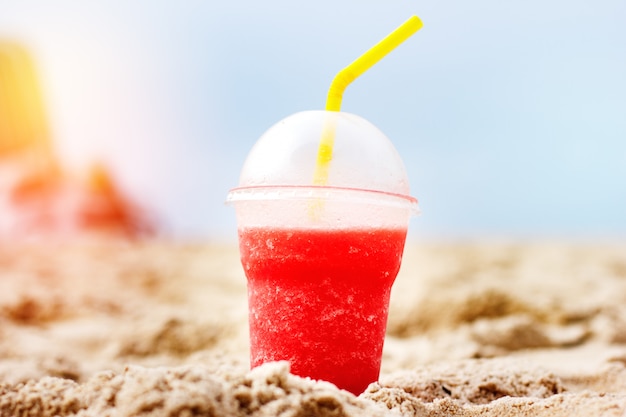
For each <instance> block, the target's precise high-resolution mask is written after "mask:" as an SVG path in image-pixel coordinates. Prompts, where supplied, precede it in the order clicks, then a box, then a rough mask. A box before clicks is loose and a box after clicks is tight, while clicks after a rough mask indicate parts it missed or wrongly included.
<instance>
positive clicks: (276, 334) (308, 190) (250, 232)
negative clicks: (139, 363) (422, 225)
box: [227, 111, 417, 395]
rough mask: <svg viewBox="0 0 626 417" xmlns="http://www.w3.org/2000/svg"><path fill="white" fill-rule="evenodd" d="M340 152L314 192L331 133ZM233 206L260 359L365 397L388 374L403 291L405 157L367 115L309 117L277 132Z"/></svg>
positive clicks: (259, 147)
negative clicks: (385, 367) (394, 294)
mask: <svg viewBox="0 0 626 417" xmlns="http://www.w3.org/2000/svg"><path fill="white" fill-rule="evenodd" d="M329 125H330V126H332V127H333V134H334V148H333V154H332V161H331V163H330V164H329V167H328V172H327V176H326V178H325V179H326V181H325V183H326V184H325V185H323V186H319V185H317V186H316V185H312V184H313V178H314V176H315V175H316V173H315V172H316V155H317V153H318V146H319V143H320V137H321V135H322V134H323V132H324V129H328V126H329ZM227 201H228V202H229V203H232V204H233V205H234V207H235V209H236V215H237V224H238V235H239V249H240V255H241V262H242V265H243V268H244V271H245V274H246V277H247V288H248V305H249V326H250V359H251V366H252V367H256V366H258V365H261V364H263V363H266V362H271V361H282V360H284V361H288V362H289V363H290V365H291V371H292V373H294V374H296V375H300V376H304V377H311V378H313V379H321V380H326V381H330V382H332V383H334V384H335V385H337V386H338V387H339V388H342V389H346V390H348V391H351V392H353V393H354V394H357V395H358V394H359V393H361V392H363V391H364V390H365V388H366V387H367V386H368V385H369V384H370V383H372V382H374V381H376V380H377V379H378V376H379V372H380V364H381V357H382V349H383V343H384V337H385V330H386V325H387V315H388V311H389V297H390V292H391V287H392V284H393V282H394V280H395V278H396V275H397V273H398V270H399V269H400V262H401V259H402V253H403V250H404V244H405V239H406V233H407V227H408V223H409V218H410V216H411V215H412V214H413V213H415V212H416V211H417V200H415V199H414V198H413V197H411V196H410V195H409V184H408V180H407V176H406V172H405V169H404V166H403V164H402V161H401V159H400V157H399V155H398V153H397V152H396V150H395V148H394V147H393V145H392V144H391V142H390V141H389V139H387V137H386V136H385V135H384V134H383V133H382V132H381V131H380V130H378V129H377V128H376V127H374V126H373V125H372V124H370V123H369V122H367V121H366V120H364V119H363V118H361V117H359V116H356V115H353V114H349V113H343V112H329V111H307V112H301V113H297V114H294V115H292V116H290V117H288V118H286V119H284V120H282V121H280V122H279V123H277V124H276V125H274V126H273V127H272V128H270V129H269V130H268V131H267V132H266V133H265V134H264V135H263V136H262V137H261V138H260V139H259V141H258V142H257V143H256V144H255V146H254V147H253V149H252V150H251V152H250V154H249V155H248V158H247V159H246V162H245V164H244V167H243V170H242V173H241V177H240V182H239V186H238V187H237V188H234V189H232V190H231V191H230V193H229V195H228V199H227Z"/></svg>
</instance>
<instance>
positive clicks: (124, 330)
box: [0, 239, 626, 417]
mask: <svg viewBox="0 0 626 417" xmlns="http://www.w3.org/2000/svg"><path fill="white" fill-rule="evenodd" d="M404 259H405V260H404V263H403V268H402V270H401V272H400V274H399V276H398V279H397V281H396V284H395V286H394V289H393V293H392V301H391V311H390V317H389V326H388V336H387V339H386V342H385V351H384V357H383V366H382V371H381V377H380V380H379V382H376V383H373V384H371V385H370V386H369V388H368V389H367V390H366V391H365V392H364V393H363V394H361V395H360V396H354V395H352V394H350V393H348V392H345V391H341V390H339V389H337V388H336V387H335V386H334V385H332V384H330V383H327V382H323V381H312V380H309V379H306V378H300V377H297V376H294V375H292V374H290V373H289V365H288V363H284V362H283V363H270V364H266V365H264V366H261V367H259V368H257V369H255V370H252V371H250V370H249V369H248V344H247V343H248V342H247V321H246V320H247V317H246V315H247V308H246V288H245V278H244V276H243V272H242V270H241V266H240V264H239V260H238V254H237V250H236V248H235V247H234V246H220V245H210V244H205V245H200V244H197V245H191V244H189V245H183V244H174V243H165V242H158V241H152V242H134V243H132V242H126V241H123V240H113V239H108V240H107V239H90V240H87V241H83V242H80V243H57V244H51V243H49V244H46V245H44V244H39V245H34V244H31V245H26V244H22V245H19V246H15V245H10V246H9V245H4V246H2V247H0V416H3V417H4V416H50V417H52V416H85V417H86V416H284V417H287V416H294V417H295V416H400V415H402V416H619V417H622V416H625V415H626V244H618V243H612V244H597V243H596V244H580V243H579V244H573V243H498V244H496V243H463V244H415V245H409V246H408V247H407V249H406V251H405V257H404Z"/></svg>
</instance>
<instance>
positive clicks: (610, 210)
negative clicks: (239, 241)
mask: <svg viewBox="0 0 626 417" xmlns="http://www.w3.org/2000/svg"><path fill="white" fill-rule="evenodd" d="M412 14H417V15H418V16H420V17H421V18H422V20H423V21H424V28H423V29H422V30H421V31H420V32H418V33H417V34H416V35H415V36H414V37H412V38H411V39H410V40H409V41H408V42H407V43H405V44H403V45H401V46H400V47H399V48H398V49H397V50H396V51H394V52H393V53H392V54H390V55H389V56H388V57H387V58H385V59H384V60H383V61H381V62H380V63H379V64H378V65H376V66H375V67H373V68H372V69H371V70H370V71H368V72H367V73H366V74H365V75H363V76H362V77H361V78H359V79H358V80H357V81H355V82H354V83H353V84H352V85H351V86H350V87H348V89H347V91H346V93H345V95H344V101H343V108H342V109H343V110H344V111H347V112H351V113H355V114H358V115H360V116H362V117H364V118H366V119H368V120H369V121H371V122H372V123H374V124H375V125H376V126H378V127H379V128H380V129H381V130H382V131H383V132H385V133H386V134H387V136H389V138H390V139H391V140H392V141H393V142H394V144H395V145H396V147H397V148H398V151H399V152H400V154H401V155H402V157H403V158H404V161H405V164H406V169H407V171H408V174H409V176H410V180H411V186H412V193H413V195H414V196H416V197H417V198H418V199H419V200H420V206H421V209H422V215H421V216H420V217H418V218H415V219H413V221H412V225H411V230H410V234H409V236H410V238H412V239H436V240H439V239H441V240H447V239H482V238H550V239H552V238H554V239H620V238H622V237H624V236H626V76H625V75H626V25H625V24H624V22H626V2H624V1H623V0H598V1H595V2H588V1H578V0H568V1H565V0H553V1H550V2H545V1H540V0H527V1H524V2H502V1H499V0H477V1H472V2H466V1H461V0H449V1H444V2H441V1H437V2H434V1H433V2H417V1H411V2H408V1H396V0H390V1H385V2H382V1H377V2H374V1H363V0H361V1H356V0H346V1H342V2H335V1H331V0H318V1H316V2H309V3H299V2H292V1H287V0H268V1H264V2H256V1H251V0H245V1H243V0H241V1H236V0H235V1H229V2H216V1H195V0H188V1H184V2H171V1H147V0H136V1H133V2H127V1H122V0H109V1H107V2H79V1H69V0H57V1H54V2H46V1H44V0H24V1H19V2H17V1H9V0H0V89H2V88H3V89H4V92H3V90H0V123H4V124H5V125H4V128H3V126H2V125H0V142H3V141H4V143H5V144H7V143H13V142H14V137H15V135H16V133H15V132H17V131H20V129H22V130H24V129H26V130H28V129H27V128H26V127H24V126H26V125H28V123H31V122H28V121H23V120H22V119H25V118H24V117H22V118H21V119H20V120H22V121H21V122H19V123H18V122H15V121H13V122H11V121H10V120H14V119H12V117H13V118H15V117H18V116H15V114H16V113H15V112H16V111H17V112H18V113H17V114H18V115H19V114H20V113H19V112H20V111H23V112H27V110H15V108H17V107H19V106H17V107H16V105H15V102H16V101H19V100H17V99H16V97H21V96H20V93H19V92H15V91H13V90H14V88H13V87H12V86H14V85H16V84H15V82H14V81H12V80H15V79H18V78H19V77H22V78H21V79H22V81H21V82H22V83H26V81H24V79H25V78H24V76H23V74H25V73H26V72H27V69H28V68H29V65H30V64H28V59H26V58H24V59H22V58H20V59H22V60H21V61H19V60H18V61H19V62H18V61H15V60H13V61H11V60H10V59H8V58H6V57H7V56H13V57H15V53H14V52H10V51H14V50H15V48H18V49H19V48H22V50H23V51H26V54H27V55H28V56H29V57H30V59H31V61H32V62H31V63H32V67H33V74H34V75H33V79H34V80H36V81H33V82H35V83H37V85H38V87H37V91H39V93H40V102H41V103H40V104H41V105H40V107H41V109H42V111H41V112H35V113H37V116H36V117H35V119H36V120H38V121H37V122H32V123H35V124H37V123H39V124H40V125H41V126H44V127H41V126H40V128H37V129H34V130H33V129H31V130H29V132H30V133H29V134H28V135H26V136H27V138H26V139H24V140H23V141H22V142H24V143H26V142H28V144H26V145H24V144H22V145H19V146H18V145H15V146H13V145H11V146H8V145H7V146H4V147H3V146H0V153H3V154H2V155H0V186H2V181H4V182H5V183H6V182H7V181H9V180H7V178H9V177H11V175H12V174H10V173H9V174H7V172H9V171H10V170H7V169H4V170H3V168H1V167H2V165H3V163H4V166H8V165H11V164H13V165H15V160H19V161H26V160H28V161H30V162H24V163H23V162H19V163H17V165H20V166H21V165H24V164H26V165H28V166H29V167H30V168H28V169H26V171H28V172H31V171H32V170H33V169H32V166H36V167H37V168H36V169H35V171H38V172H44V174H40V175H39V176H40V177H44V178H49V177H48V174H46V173H48V172H53V171H54V172H59V171H60V172H62V173H61V174H59V178H63V179H59V180H55V181H56V182H55V184H56V185H55V186H54V187H53V188H54V189H55V190H63V191H62V192H61V194H62V195H63V196H65V197H62V198H61V200H63V201H69V200H72V198H73V199H74V200H72V201H76V200H77V198H75V196H76V195H81V196H83V197H81V198H82V199H78V200H80V201H83V200H87V201H88V202H87V203H84V202H83V203H74V206H79V208H80V207H84V206H89V207H93V206H94V205H96V206H98V204H100V203H97V204H96V203H93V201H95V200H98V199H100V200H98V201H106V202H107V203H106V204H104V206H106V207H108V208H106V209H102V204H100V205H99V206H98V207H100V209H98V210H100V211H99V212H98V213H100V214H98V215H96V216H95V217H94V215H93V213H92V214H90V215H89V216H91V217H89V216H87V217H89V218H90V219H93V218H97V219H100V218H103V219H104V220H102V222H104V223H106V222H107V221H111V219H114V221H115V219H117V220H119V222H121V223H123V224H124V225H126V226H124V227H127V226H128V225H129V224H130V225H132V227H131V229H132V230H134V231H135V232H137V231H139V232H138V233H144V232H146V231H148V230H150V231H152V232H154V231H157V233H159V234H162V235H165V236H169V237H173V238H177V239H201V240H216V241H218V240H219V241H234V240H235V239H236V230H235V229H236V226H235V216H234V210H233V209H232V208H231V207H227V206H225V205H224V199H225V197H226V194H227V192H228V190H229V188H231V187H233V186H235V185H236V184H237V181H238V175H239V170H240V168H241V166H242V164H243V161H244V159H245V157H246V155H247V152H248V150H249V149H250V147H251V146H252V145H253V144H254V142H255V141H256V140H257V138H258V137H259V136H260V135H261V134H263V132H264V131H265V130H267V129H268V128H269V127H271V126H272V125H273V124H274V123H276V122H278V121H279V120H280V119H282V118H284V117H286V116H288V115H290V114H292V113H295V112H298V111H302V110H311V109H322V108H323V107H324V104H325V99H326V92H327V89H328V87H329V85H330V82H331V80H332V78H333V76H334V75H335V73H337V72H338V71H339V70H340V69H341V68H343V67H344V66H345V65H347V64H348V63H350V62H351V61H352V60H353V59H354V58H356V57H357V56H358V55H360V54H361V53H362V52H364V51H365V50H366V49H368V48H369V47H370V46H372V45H373V44H374V43H376V42H377V41H378V40H380V39H381V38H382V37H383V36H385V35H386V34H388V33H389V32H390V31H391V30H393V29H394V28H395V27H397V26H398V25H399V24H401V23H402V22H404V20H406V19H407V18H408V17H409V16H410V15H412ZM1 42H4V45H5V46H4V47H2V44H1ZM16 45H18V46H16ZM3 48H4V49H3ZM2 51H4V52H2ZM2 53H4V55H2ZM2 56H4V57H5V58H4V60H3V59H2ZM11 59H13V58H11ZM9 61H10V62H13V64H11V63H10V62H9ZM16 62H17V63H16ZM20 62H21V63H20ZM7 68H9V69H7ZM10 68H12V69H10ZM16 68H17V70H16ZM20 68H21V69H20ZM7 74H8V75H7ZM11 74H13V75H11ZM15 74H22V75H17V76H16V75H15ZM12 77H13V78H12ZM15 77H18V78H15ZM24 85H26V84H24ZM12 89H13V90H12ZM11 91H13V92H11ZM29 91H30V90H29ZM33 94H35V96H37V94H36V93H33ZM31 96H32V94H31ZM2 100H4V102H3V101H2ZM31 101H32V103H35V104H33V106H35V107H37V106H38V105H37V104H36V103H37V99H36V98H32V97H31ZM7 103H8V104H7ZM3 109H4V110H3ZM7 109H8V110H7ZM11 109H13V110H11ZM28 111H31V112H32V110H28ZM2 112H4V113H2ZM29 114H30V113H29ZM11 115H13V116H11ZM18 119H19V117H18ZM7 123H8V124H7ZM20 123H21V124H20ZM9 125H10V126H12V128H7V127H6V126H9ZM16 126H17V127H16ZM20 126H22V127H20ZM2 132H4V133H2ZM11 132H13V133H11ZM33 132H34V133H33ZM3 134H4V136H2V135H3ZM11 135H13V136H11ZM29 135H30V136H29ZM11 138H13V139H11ZM29 138H30V139H29ZM42 138H43V139H42ZM12 141H13V142H12ZM20 143H21V142H20ZM31 143H32V144H35V143H38V145H33V147H31V145H30V144H31ZM16 146H17V148H19V149H22V150H20V151H19V152H17V153H16V152H15V151H14V150H11V149H15V148H16ZM4 148H6V149H5V150H4V151H3V150H2V149H4ZM26 148H28V149H34V148H37V149H44V148H46V149H48V150H46V151H43V152H44V153H46V152H47V153H48V154H49V155H51V156H49V157H46V158H44V159H45V161H44V162H41V161H39V160H38V159H37V158H35V159H37V161H38V162H35V163H33V162H32V159H33V158H32V157H30V156H28V157H24V156H23V155H24V154H25V153H24V151H23V149H26ZM29 152H30V151H28V152H26V153H29ZM37 152H38V151H37ZM30 153H32V152H30ZM16 154H19V155H21V156H19V158H17V157H15V156H14V155H16ZM7 155H8V156H7ZM3 161H4V162H3ZM9 161H13V162H9ZM50 161H53V162H50ZM50 165H55V166H56V168H50ZM57 165H58V166H57ZM42 166H45V168H41V167H42ZM59 167H60V168H59ZM20 169H21V168H20ZM55 170H56V171H55ZM5 171H6V172H5ZM26 176H27V177H31V176H32V175H30V174H29V175H26ZM3 178H4V179H3ZM55 178H56V177H55ZM9 182H10V181H9ZM26 182H27V183H28V184H30V183H29V182H28V181H26ZM30 182H32V181H30ZM44 182H45V181H44ZM28 184H27V185H28ZM67 184H70V185H67ZM22 185H23V184H22ZM7 187H9V186H7ZM55 187H56V188H55ZM9 188H10V187H9ZM26 188H27V190H28V187H26ZM31 188H32V187H31ZM35 188H37V187H35ZM44 188H45V187H44ZM48 188H50V187H48ZM68 190H69V191H68ZM72 190H73V191H72ZM26 194H28V192H26ZM67 196H70V197H67ZM72 196H74V197H72ZM85 196H87V197H85ZM102 196H104V200H103V197H102ZM122 196H123V197H122ZM68 198H69V200H68ZM94 199H95V200H94ZM5 200H6V199H3V198H0V202H2V201H5ZM120 201H122V202H120ZM2 204H5V206H6V207H9V208H6V207H5V209H4V210H5V211H6V210H10V204H9V203H6V202H5V203H2ZM38 204H40V205H46V207H48V206H49V204H48V202H45V201H44V202H41V201H40V202H39V203H38ZM81 204H83V206H81ZM90 204H91V205H90ZM107 204H108V205H107ZM66 205H67V204H66ZM66 205H63V204H61V206H62V207H65V206H66ZM35 206H36V205H35ZM1 207H3V206H1V205H0V208H1ZM129 207H138V208H137V209H136V210H135V209H131V208H129ZM35 210H36V209H35ZM81 210H82V209H80V210H78V211H81ZM98 210H95V211H98ZM107 210H108V211H107ZM57 211H60V212H61V213H67V210H66V209H64V208H60V209H58V210H57ZM83 211H84V210H83ZM87 211H89V210H87ZM91 211H94V210H91ZM102 212H106V213H104V214H102ZM129 213H131V214H129ZM133 213H134V214H133ZM137 213H140V214H137ZM98 216H100V217H98ZM107 216H108V217H107ZM116 216H117V217H116ZM0 217H4V218H5V219H6V218H7V214H6V213H5V214H2V216H0ZM107 219H108V220H107ZM120 219H121V220H120ZM146 219H149V220H146ZM98 221H101V220H98ZM7 227H8V226H7ZM1 231H2V227H1V222H0V232H1ZM135 232H133V233H135Z"/></svg>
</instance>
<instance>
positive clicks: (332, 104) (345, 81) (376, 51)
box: [313, 16, 423, 185]
mask: <svg viewBox="0 0 626 417" xmlns="http://www.w3.org/2000/svg"><path fill="white" fill-rule="evenodd" d="M422 25H423V24H422V21H421V20H420V18H419V17H417V16H411V17H410V18H409V19H408V20H407V21H406V22H404V23H403V24H402V25H400V26H399V27H398V28H397V29H396V30H394V31H393V32H391V33H390V34H389V35H387V37H385V38H384V39H383V40H381V41H380V42H378V43H377V44H376V45H374V46H373V47H371V48H370V49H369V50H368V51H366V52H365V53H364V54H363V55H361V56H360V57H358V58H357V59H356V60H354V61H353V62H352V63H351V64H350V65H348V66H347V67H345V68H344V69H342V70H341V71H339V73H337V75H336V76H335V78H334V79H333V82H332V83H331V84H330V89H329V90H328V97H327V98H326V110H328V111H334V112H338V111H340V110H341V100H342V98H343V92H344V90H345V89H346V87H347V86H348V85H349V84H350V83H351V82H352V81H354V80H355V79H357V78H358V77H359V76H360V75H361V74H363V73H364V72H365V71H367V70H368V69H370V68H371V67H372V66H373V65H374V64H376V63H377V62H378V61H380V60H381V59H382V58H384V57H385V55H387V54H388V53H389V52H391V51H393V50H394V49H395V48H396V47H397V46H398V45H400V44H401V43H402V42H404V41H405V40H407V39H408V38H409V37H411V35H413V34H414V33H415V32H417V31H418V30H420V29H421V28H422ZM334 119H335V118H334V117H333V118H332V120H331V121H328V122H327V123H326V126H325V127H324V131H323V132H322V138H321V140H320V145H319V148H318V151H317V162H316V166H315V174H314V178H313V183H314V184H315V185H325V184H326V182H327V180H328V164H329V162H330V160H331V159H332V155H333V145H334V142H335V123H334Z"/></svg>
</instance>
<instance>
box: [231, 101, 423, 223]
mask: <svg viewBox="0 0 626 417" xmlns="http://www.w3.org/2000/svg"><path fill="white" fill-rule="evenodd" d="M329 126H331V127H332V130H333V133H334V144H333V148H332V159H331V160H330V162H329V163H328V165H327V176H326V178H325V181H324V182H325V183H324V186H322V187H320V186H319V185H315V178H316V165H317V157H318V149H319V145H320V140H321V138H322V135H323V134H324V129H328V128H329ZM281 189H282V190H285V191H286V189H289V190H290V191H289V192H288V193H284V192H280V190H281ZM339 189H345V191H346V192H348V193H352V194H354V193H355V192H356V193H358V194H360V195H361V196H363V195H365V194H363V193H364V192H365V193H366V194H367V193H374V194H384V195H385V198H382V200H386V201H388V200H389V197H393V196H395V197H398V198H397V199H395V200H397V201H396V203H397V204H402V205H406V206H407V207H409V208H411V210H412V211H417V200H416V199H414V198H413V197H411V196H410V195H409V182H408V178H407V174H406V171H405V168H404V164H403V163H402V160H401V158H400V156H399V155H398V152H397V151H396V149H395V148H394V146H393V144H392V143H391V141H390V140H389V139H388V138H387V137H386V136H385V135H384V134H383V133H382V132H381V131H380V130H379V129H378V128H376V127H375V126H374V125H373V124H371V123H370V122H368V121H367V120H365V119H363V118H361V117H359V116H356V115H354V114H350V113H344V112H329V111H305V112H300V113H296V114H294V115H291V116H289V117H287V118H286V119H283V120H282V121H280V122H278V123H277V124H276V125H274V126H273V127H271V128H270V129H269V130H268V131H267V132H265V134H263V136H261V138H260V139H259V140H258V141H257V143H256V144H255V145H254V147H253V148H252V150H251V151H250V153H249V154H248V157H247V159H246V161H245V164H244V166H243V169H242V172H241V176H240V180H239V186H238V187H237V188H235V189H233V190H231V192H230V193H229V195H228V200H227V201H228V202H236V201H246V200H258V199H267V198H272V195H274V196H275V197H276V198H285V196H286V195H287V196H292V198H302V196H303V195H304V194H307V195H310V194H311V193H314V194H316V195H319V194H318V192H319V191H323V192H325V193H327V192H328V191H329V190H339ZM272 191H274V192H272ZM332 194H337V193H335V192H333V193H332ZM339 194H341V193H339ZM372 199H373V200H381V197H380V196H379V195H373V196H372Z"/></svg>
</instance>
